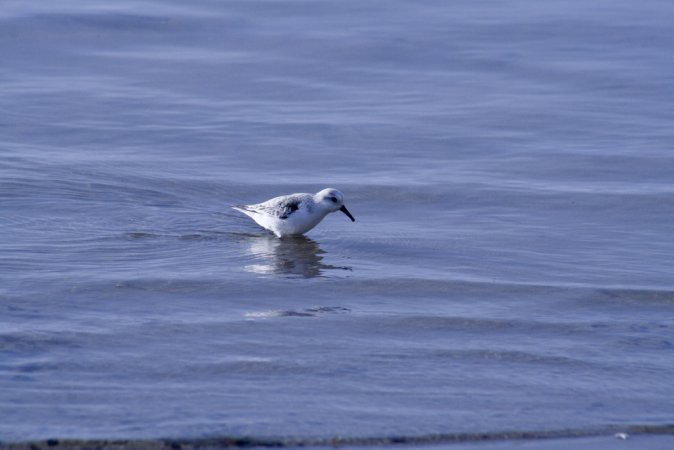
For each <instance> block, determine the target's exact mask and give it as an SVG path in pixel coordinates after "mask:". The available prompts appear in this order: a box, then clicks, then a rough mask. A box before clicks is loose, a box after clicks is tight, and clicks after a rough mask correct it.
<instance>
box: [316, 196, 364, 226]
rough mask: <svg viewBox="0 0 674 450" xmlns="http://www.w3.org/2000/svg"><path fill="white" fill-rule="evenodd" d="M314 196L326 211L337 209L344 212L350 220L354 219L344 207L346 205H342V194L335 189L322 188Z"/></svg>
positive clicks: (353, 220)
mask: <svg viewBox="0 0 674 450" xmlns="http://www.w3.org/2000/svg"><path fill="white" fill-rule="evenodd" d="M314 198H315V199H316V202H317V203H318V204H320V205H321V206H322V207H324V208H325V209H327V210H328V211H330V212H335V211H338V210H339V211H341V212H343V213H344V214H346V215H347V216H348V217H349V219H351V221H352V222H355V221H356V219H354V218H353V216H352V215H351V213H350V212H349V210H348V209H346V206H344V194H342V193H341V192H339V191H338V190H337V189H332V188H328V189H323V190H322V191H321V192H319V193H317V194H316V195H315V196H314Z"/></svg>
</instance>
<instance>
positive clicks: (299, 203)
mask: <svg viewBox="0 0 674 450" xmlns="http://www.w3.org/2000/svg"><path fill="white" fill-rule="evenodd" d="M232 208H234V209H236V210H237V211H241V212H242V213H244V214H246V215H247V216H248V217H250V218H251V219H253V220H254V221H255V222H257V224H258V225H260V226H261V227H262V228H266V229H267V230H269V231H271V232H273V233H274V234H275V235H276V236H278V237H283V236H290V235H294V234H303V233H306V232H307V231H309V230H311V229H312V228H313V227H315V226H316V225H318V224H319V222H320V221H321V220H323V218H324V217H325V216H327V215H328V214H329V213H332V212H335V211H337V210H339V211H341V212H343V213H344V214H346V215H347V216H349V219H351V221H353V222H355V221H356V219H354V218H353V216H352V215H351V213H350V212H349V210H348V209H346V206H344V194H342V193H341V192H339V191H338V190H337V189H323V190H322V191H320V192H319V193H317V194H316V195H312V194H290V195H282V196H280V197H275V198H272V199H271V200H267V201H266V202H263V203H257V204H255V205H236V206H232Z"/></svg>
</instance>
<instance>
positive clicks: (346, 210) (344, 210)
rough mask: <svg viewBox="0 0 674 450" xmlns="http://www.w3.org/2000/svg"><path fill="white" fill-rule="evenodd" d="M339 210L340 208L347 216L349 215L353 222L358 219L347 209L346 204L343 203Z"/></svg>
mask: <svg viewBox="0 0 674 450" xmlns="http://www.w3.org/2000/svg"><path fill="white" fill-rule="evenodd" d="M339 210H340V211H341V212H343V213H344V214H346V215H347V216H349V219H351V222H355V221H356V219H354V218H353V216H352V215H351V213H350V212H349V210H348V209H346V206H344V205H342V207H341V208H339Z"/></svg>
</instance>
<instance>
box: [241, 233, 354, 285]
mask: <svg viewBox="0 0 674 450" xmlns="http://www.w3.org/2000/svg"><path fill="white" fill-rule="evenodd" d="M248 242H249V243H250V248H249V249H248V250H249V252H250V253H251V255H252V256H253V257H254V258H255V259H256V260H258V261H259V262H256V263H255V264H250V265H247V266H245V267H244V269H245V270H246V271H248V272H253V273H257V274H263V275H272V274H274V275H287V276H291V277H302V278H313V277H318V276H321V275H323V272H325V271H326V270H332V269H339V270H351V268H350V267H345V266H341V267H340V266H333V265H331V264H324V263H323V262H322V261H323V256H322V255H323V254H324V253H326V252H325V250H323V249H321V248H320V247H319V246H318V244H317V243H316V242H315V241H313V240H312V239H309V238H307V237H305V236H301V235H300V236H288V237H285V238H283V239H279V238H277V237H275V236H271V235H257V236H250V237H249V238H248Z"/></svg>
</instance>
